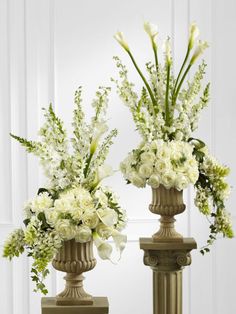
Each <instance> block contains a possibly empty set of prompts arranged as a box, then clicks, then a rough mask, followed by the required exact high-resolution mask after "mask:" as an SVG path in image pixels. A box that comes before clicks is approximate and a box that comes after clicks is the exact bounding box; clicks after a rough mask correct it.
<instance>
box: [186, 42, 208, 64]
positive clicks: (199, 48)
mask: <svg viewBox="0 0 236 314" xmlns="http://www.w3.org/2000/svg"><path fill="white" fill-rule="evenodd" d="M208 47H209V45H208V43H207V42H206V41H202V40H199V42H198V45H197V47H196V49H195V51H194V53H193V56H192V58H191V60H190V64H193V63H194V62H195V61H196V60H197V59H198V57H200V55H201V54H203V52H204V50H205V49H206V48H208Z"/></svg>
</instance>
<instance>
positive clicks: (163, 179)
mask: <svg viewBox="0 0 236 314" xmlns="http://www.w3.org/2000/svg"><path fill="white" fill-rule="evenodd" d="M120 168H121V171H122V173H123V175H124V178H125V179H126V180H127V181H128V182H131V183H132V184H134V185H135V186H137V187H145V186H146V184H148V185H150V186H151V187H153V188H158V187H159V185H160V184H162V185H164V186H165V187H166V188H167V189H169V188H172V187H174V188H176V189H178V190H179V191H180V190H183V189H185V188H186V187H187V186H188V185H189V184H194V183H195V182H196V181H197V179H198V175H199V173H198V163H197V161H196V159H195V157H194V155H193V146H192V145H191V144H189V143H186V142H182V141H171V142H164V141H163V140H156V141H152V142H151V143H143V144H141V145H140V146H139V147H138V148H137V149H135V150H133V151H132V152H130V153H129V155H128V157H127V158H126V159H125V160H124V161H123V162H122V163H121V165H120Z"/></svg>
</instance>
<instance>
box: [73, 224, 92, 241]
mask: <svg viewBox="0 0 236 314" xmlns="http://www.w3.org/2000/svg"><path fill="white" fill-rule="evenodd" d="M91 239H92V231H91V229H90V228H89V227H88V226H86V225H80V226H79V227H78V228H77V230H76V234H75V241H77V242H80V243H85V242H89V241H90V240H91Z"/></svg>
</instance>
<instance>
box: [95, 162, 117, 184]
mask: <svg viewBox="0 0 236 314" xmlns="http://www.w3.org/2000/svg"><path fill="white" fill-rule="evenodd" d="M113 173H114V171H113V169H112V167H111V166H110V165H108V164H104V165H101V166H100V167H99V168H98V171H97V175H98V181H99V182H100V181H102V180H103V179H105V178H107V177H110V176H111V175H112V174H113Z"/></svg>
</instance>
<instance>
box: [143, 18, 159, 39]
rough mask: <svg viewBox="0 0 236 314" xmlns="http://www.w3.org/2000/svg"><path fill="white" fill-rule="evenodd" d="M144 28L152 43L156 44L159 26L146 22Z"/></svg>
mask: <svg viewBox="0 0 236 314" xmlns="http://www.w3.org/2000/svg"><path fill="white" fill-rule="evenodd" d="M143 28H144V30H145V32H146V33H147V34H148V36H149V37H150V39H151V41H152V42H153V43H154V41H155V39H156V37H157V35H158V32H157V26H156V25H154V24H152V23H149V22H144V24H143Z"/></svg>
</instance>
